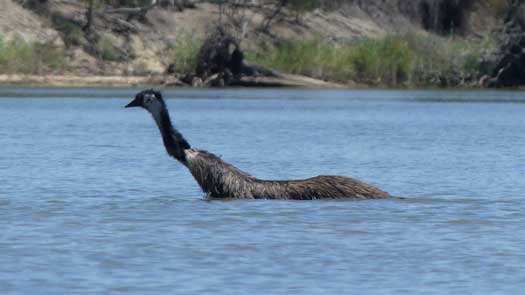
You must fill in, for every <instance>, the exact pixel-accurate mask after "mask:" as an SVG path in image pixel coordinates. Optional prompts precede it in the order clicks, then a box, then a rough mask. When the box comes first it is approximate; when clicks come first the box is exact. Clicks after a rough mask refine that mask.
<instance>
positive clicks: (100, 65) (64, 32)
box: [0, 0, 497, 87]
mask: <svg viewBox="0 0 525 295" xmlns="http://www.w3.org/2000/svg"><path fill="white" fill-rule="evenodd" d="M41 2H42V1H41ZM256 2H257V1H252V3H256ZM441 2H447V0H417V1H414V2H412V1H411V2H410V5H409V4H407V2H406V1H401V0H389V1H384V0H368V1H348V3H347V4H342V5H341V6H340V7H339V8H338V9H332V10H321V9H317V10H315V11H312V12H309V13H306V14H304V15H302V16H301V17H300V19H299V18H298V17H297V16H296V15H295V14H289V13H286V12H285V13H283V14H282V15H281V16H280V17H278V18H276V19H275V20H274V21H273V22H272V25H271V28H270V30H269V31H266V32H265V33H262V31H261V27H262V25H263V24H264V23H265V18H266V17H267V16H268V11H262V10H260V9H252V8H246V9H245V10H243V15H245V17H246V22H245V24H244V26H243V27H242V30H241V31H239V32H237V33H238V34H239V36H237V37H238V38H239V39H240V40H241V43H242V44H241V45H242V46H243V47H244V48H250V47H254V46H255V47H257V46H261V45H260V44H268V43H272V42H279V40H290V39H298V40H305V39H312V38H319V37H320V38H321V39H324V40H332V41H333V40H339V41H346V40H353V39H356V38H363V37H366V38H381V37H384V36H386V35H389V34H397V33H402V32H420V33H423V34H427V33H429V34H433V33H438V34H439V33H443V32H442V29H443V24H446V23H447V22H448V21H449V20H448V19H445V20H443V17H442V14H443V13H445V12H444V11H445V10H443V9H445V8H447V9H450V7H449V6H443V7H445V8H443V7H442V6H440V4H439V3H441ZM453 2H454V1H453ZM471 2H472V3H473V4H471V5H468V6H465V7H464V8H462V9H466V10H465V11H466V12H463V13H464V14H462V23H461V30H458V31H457V32H456V33H458V34H462V35H463V36H464V37H465V38H477V37H479V36H482V35H484V34H486V32H488V31H490V30H492V29H493V27H494V26H495V25H496V24H497V15H496V13H495V12H492V9H491V8H490V7H489V6H488V4H486V1H471ZM21 3H24V1H17V0H2V1H1V4H0V36H1V37H3V38H4V39H6V40H12V39H16V38H22V39H23V40H26V41H27V42H38V43H49V44H53V45H54V46H56V47H60V48H62V49H63V51H64V61H63V62H62V63H61V66H60V67H56V68H52V69H51V68H50V69H48V68H45V67H42V69H43V70H38V71H33V72H31V73H30V74H32V75H26V76H20V75H18V74H20V73H19V72H16V71H15V72H5V71H4V72H3V73H4V74H11V75H0V83H1V84H3V85H7V84H18V85H24V84H25V83H29V84H31V85H45V84H46V83H49V85H54V86H96V85H103V86H111V85H114V86H129V85H142V84H154V85H157V84H163V83H164V84H168V85H177V83H176V82H173V81H172V80H173V79H174V78H173V77H171V76H166V70H167V69H168V67H169V66H170V64H173V62H174V60H176V59H177V58H179V57H180V55H181V52H180V48H179V47H177V44H178V43H177V42H180V40H181V39H182V37H183V36H184V37H185V38H187V37H188V36H191V37H192V38H193V37H194V38H202V37H203V36H204V35H206V33H207V32H209V30H210V28H211V27H212V26H214V25H216V24H217V23H218V20H219V15H220V13H219V7H218V5H216V4H209V3H204V2H199V3H197V4H196V6H195V8H193V9H184V10H182V11H179V10H177V9H174V8H171V9H170V8H160V7H155V8H152V9H150V10H148V11H147V13H146V14H145V15H144V16H143V17H142V16H140V17H131V15H130V14H129V13H122V11H119V10H118V9H114V8H112V7H109V6H98V7H96V9H95V14H94V21H93V26H92V29H91V33H87V32H86V30H85V26H86V23H87V14H86V5H85V2H82V1H76V0H47V1H45V4H42V5H37V6H36V7H35V6H33V7H27V6H22V5H21ZM436 3H438V4H436ZM425 5H427V6H425ZM425 7H426V8H427V9H426V10H425ZM223 17H225V16H223ZM429 21H431V22H432V24H433V25H434V27H433V26H430V25H429ZM440 21H441V22H443V23H442V24H441V25H440V23H439V22H440ZM258 49H260V48H258ZM176 70H178V69H176ZM21 77H23V78H21ZM68 77H69V78H68ZM261 79H262V78H261ZM261 79H259V80H261ZM264 79H269V78H264ZM264 79H263V80H264ZM272 79H273V80H274V81H272V82H271V83H273V82H276V83H277V82H279V83H281V84H283V85H305V86H313V87H324V86H329V87H331V86H336V85H337V84H333V83H328V82H324V81H319V80H315V79H312V80H308V79H306V78H304V77H301V78H297V76H295V78H293V77H292V76H289V77H285V76H284V75H281V76H280V77H279V78H272ZM279 79H281V80H280V81H277V80H279ZM252 80H253V82H255V79H252ZM166 81H168V82H166ZM271 83H270V84H271ZM348 84H349V85H354V84H353V83H352V82H348ZM254 85H257V83H254ZM330 85H331V86H330Z"/></svg>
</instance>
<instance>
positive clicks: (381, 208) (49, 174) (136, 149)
mask: <svg viewBox="0 0 525 295" xmlns="http://www.w3.org/2000/svg"><path fill="white" fill-rule="evenodd" d="M136 91H137V90H136V89H13V88H4V89H0V118H1V120H2V121H1V123H0V147H1V150H0V226H1V229H0V294H119V293H122V294H403V295H405V294H520V293H522V292H523V290H525V249H524V248H525V247H524V244H525V170H524V166H525V95H524V94H523V92H487V91H370V90H358V91H351V90H298V89H287V90H272V89H270V90H239V89H235V90H193V89H189V90H185V89H180V90H166V91H164V95H165V97H166V98H167V99H168V105H169V108H170V110H171V113H172V119H173V121H174V124H175V125H176V126H177V127H178V128H179V129H180V131H181V132H182V133H183V134H184V135H185V137H186V138H187V139H188V141H189V142H190V144H191V145H192V146H194V147H196V148H201V149H205V150H208V151H211V152H214V153H216V154H217V155H220V156H221V157H222V158H223V159H224V160H226V161H228V162H230V163H232V164H234V165H236V166H237V167H239V168H241V169H242V170H245V171H247V172H249V173H251V174H253V175H255V176H258V177H261V178H268V179H293V178H306V177H311V176H315V175H319V174H340V175H348V176H352V177H355V178H358V179H361V180H363V181H366V182H369V183H372V184H374V185H376V186H378V187H380V188H382V189H384V190H386V191H388V192H390V193H392V194H394V195H398V196H404V197H408V199H407V200H398V199H392V200H381V201H264V200H259V201H228V202H224V201H206V200H205V199H204V196H203V194H202V192H201V191H200V190H199V187H198V186H197V184H196V182H195V181H194V180H193V178H192V177H191V174H190V173H189V172H188V171H186V170H185V168H184V167H183V166H182V165H180V164H179V163H177V162H176V161H175V160H173V159H171V158H170V157H168V156H167V154H166V152H165V151H164V148H163V146H162V141H161V138H160V136H159V132H158V130H157V129H156V125H155V124H154V122H153V120H152V119H151V118H150V116H149V115H148V114H147V113H146V112H145V111H143V110H139V109H124V108H123V106H124V105H125V104H126V103H127V102H128V101H129V100H130V99H131V97H132V96H133V95H134V93H135V92H136Z"/></svg>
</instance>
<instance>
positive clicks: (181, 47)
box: [168, 34, 203, 74]
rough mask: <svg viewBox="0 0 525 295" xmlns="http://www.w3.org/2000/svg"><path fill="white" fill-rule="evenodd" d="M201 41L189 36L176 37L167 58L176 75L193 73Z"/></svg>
mask: <svg viewBox="0 0 525 295" xmlns="http://www.w3.org/2000/svg"><path fill="white" fill-rule="evenodd" d="M202 43H203V41H202V40H201V39H199V38H197V37H195V36H194V35H191V34H181V35H180V36H177V41H176V42H175V43H174V44H171V45H170V47H169V49H168V56H169V59H170V60H171V61H172V63H173V64H174V65H175V71H176V72H177V73H184V74H187V73H193V72H194V71H195V69H196V67H197V61H198V56H199V50H200V48H201V46H202Z"/></svg>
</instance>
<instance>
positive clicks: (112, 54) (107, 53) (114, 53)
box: [96, 35, 124, 62]
mask: <svg viewBox="0 0 525 295" xmlns="http://www.w3.org/2000/svg"><path fill="white" fill-rule="evenodd" d="M96 49H97V51H98V53H99V55H100V58H102V59H103V60H106V61H116V62H118V61H123V60H124V58H123V57H122V54H121V52H120V51H119V49H118V48H117V47H116V46H115V45H114V41H113V40H112V39H111V38H110V37H108V36H105V35H103V36H101V37H100V39H99V40H98V41H97V44H96Z"/></svg>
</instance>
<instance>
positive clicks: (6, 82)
mask: <svg viewBox="0 0 525 295" xmlns="http://www.w3.org/2000/svg"><path fill="white" fill-rule="evenodd" d="M237 86H240V87H277V88H278V87H303V88H346V87H361V88H364V87H365V85H359V84H356V83H352V84H339V83H333V82H326V81H322V80H318V79H314V78H310V77H306V76H301V75H292V74H278V75H277V76H276V77H257V78H243V79H241V80H240V81H239V83H237ZM0 87H74V88H76V87H116V88H118V87H139V88H140V87H142V88H145V87H188V85H186V84H184V83H182V82H180V81H179V80H178V79H177V78H175V77H173V76H169V75H149V76H100V75H98V76H97V75H93V76H78V75H21V74H13V75H1V74H0Z"/></svg>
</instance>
